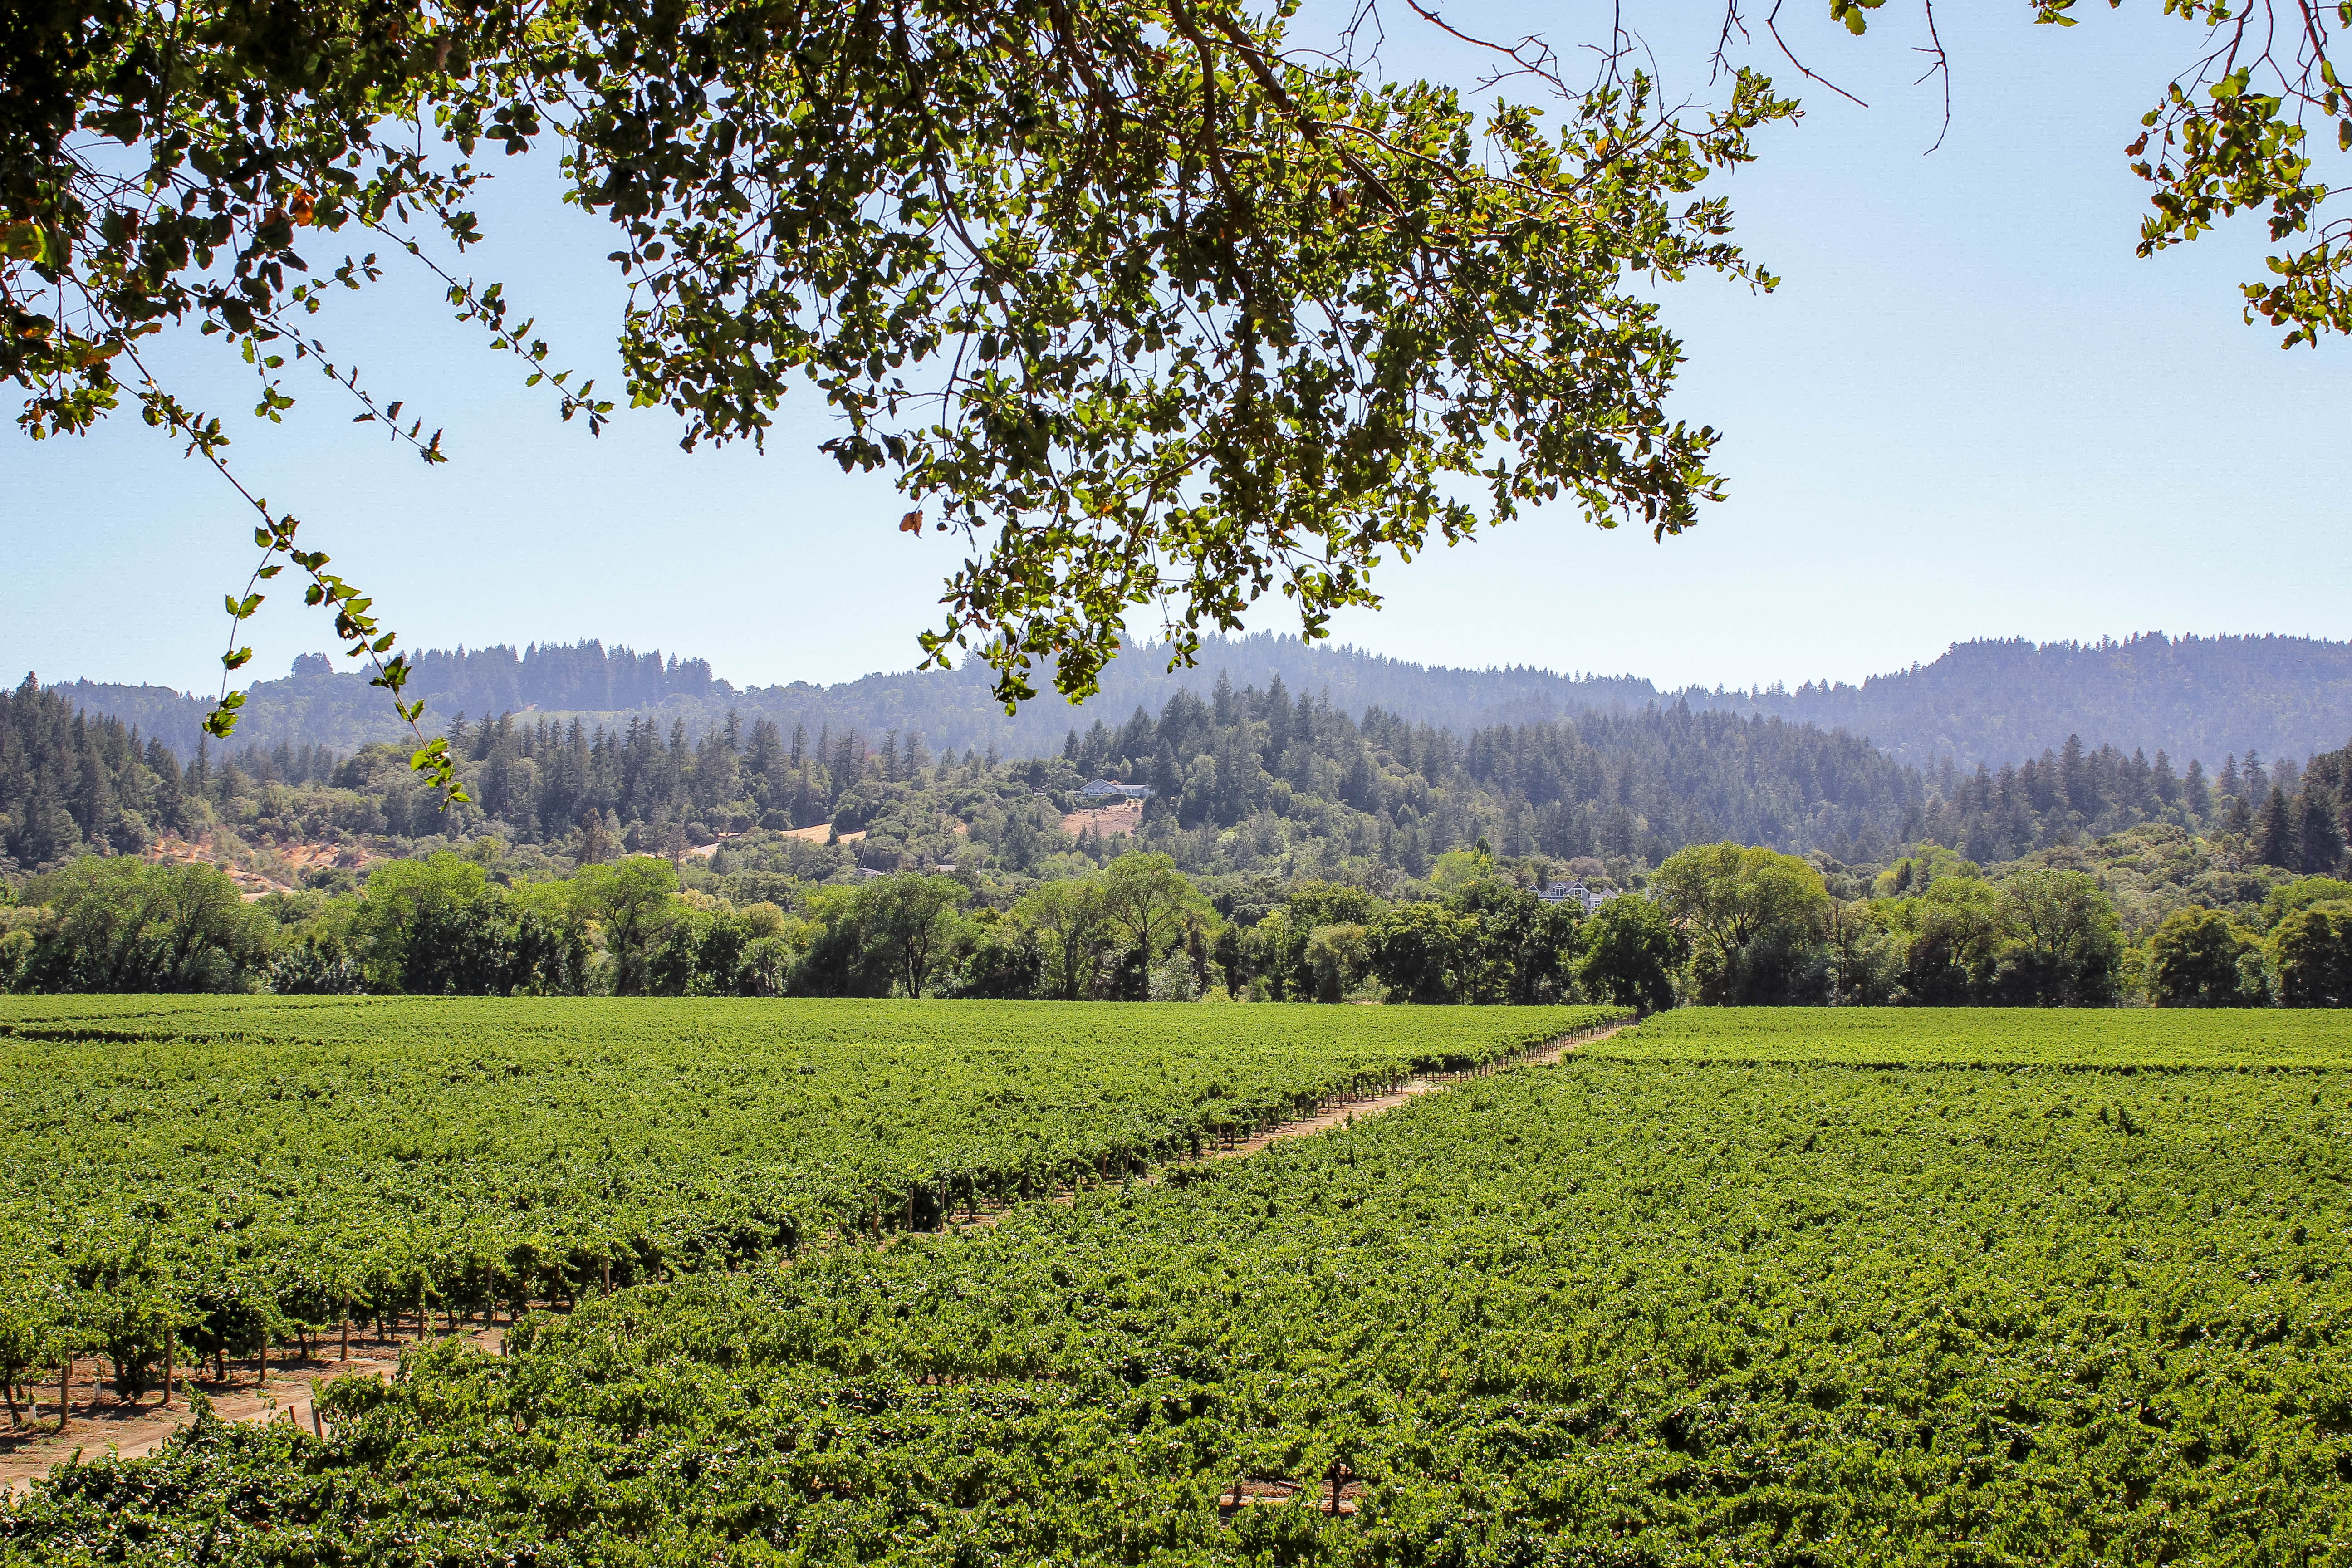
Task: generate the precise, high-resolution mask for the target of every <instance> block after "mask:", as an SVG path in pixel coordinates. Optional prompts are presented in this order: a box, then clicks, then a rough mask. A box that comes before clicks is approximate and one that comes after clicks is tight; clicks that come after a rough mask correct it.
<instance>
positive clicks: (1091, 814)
mask: <svg viewBox="0 0 2352 1568" xmlns="http://www.w3.org/2000/svg"><path fill="white" fill-rule="evenodd" d="M1141 826H1143V803H1142V802H1141V801H1139V800H1130V801H1126V802H1124V803H1122V804H1120V805H1103V806H1097V807H1095V808H1094V809H1093V810H1091V811H1074V812H1071V813H1070V814H1069V815H1068V816H1065V817H1063V818H1062V831H1063V832H1065V833H1066V834H1068V835H1069V836H1070V837H1073V838H1076V837H1077V836H1078V835H1079V834H1081V833H1084V832H1086V831H1087V830H1088V829H1092V830H1093V832H1094V836H1095V837H1097V838H1108V837H1111V836H1112V835H1113V834H1118V833H1133V832H1134V831H1135V830H1136V829H1137V828H1139V827H1141Z"/></svg>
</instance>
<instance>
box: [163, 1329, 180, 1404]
mask: <svg viewBox="0 0 2352 1568" xmlns="http://www.w3.org/2000/svg"><path fill="white" fill-rule="evenodd" d="M179 1342H180V1336H179V1335H178V1334H176V1333H173V1331H170V1330H169V1329H166V1330H165V1331H163V1408H164V1409H166V1410H169V1409H170V1408H172V1372H173V1366H172V1361H173V1357H172V1352H173V1351H175V1350H177V1349H179Z"/></svg>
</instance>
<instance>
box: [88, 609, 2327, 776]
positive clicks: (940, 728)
mask: <svg viewBox="0 0 2352 1568" xmlns="http://www.w3.org/2000/svg"><path fill="white" fill-rule="evenodd" d="M1164 663H1165V658H1164V654H1163V652H1162V650H1160V649H1158V648H1156V647H1150V646H1146V647H1137V648H1134V649H1131V650H1129V652H1128V653H1127V654H1126V655H1125V656H1124V657H1122V658H1119V659H1118V660H1116V661H1114V662H1113V663H1112V665H1111V666H1110V668H1108V670H1107V671H1106V672H1105V676H1104V681H1103V691H1102V694H1101V695H1100V696H1099V697H1097V698H1096V699H1095V700H1093V701H1091V702H1088V703H1087V704H1086V705H1085V706H1084V707H1082V708H1075V709H1074V708H1073V707H1071V706H1070V705H1069V704H1067V703H1065V702H1063V701H1062V700H1059V699H1058V698H1055V697H1054V696H1052V695H1051V694H1050V689H1048V694H1047V695H1045V696H1043V697H1041V698H1039V699H1038V700H1036V701H1035V702H1033V703H1031V704H1029V705H1028V706H1026V707H1024V709H1023V710H1022V711H1021V712H1020V713H1019V714H1018V715H1015V716H1013V717H1010V718H1008V717H1007V716H1006V715H1005V714H1004V713H1003V710H1001V709H1000V708H999V707H998V706H997V705H996V704H995V703H994V702H993V701H992V700H991V699H990V697H989V693H988V682H987V680H986V679H984V678H983V675H982V673H981V672H977V671H974V670H969V669H959V670H950V671H938V670H934V671H930V672H928V673H922V674H917V673H914V672H901V673H898V674H891V675H878V674H877V675H869V676H866V677H865V678H863V679H858V680H853V681H845V682H843V683H841V684H838V685H835V686H829V687H820V686H814V685H811V684H809V683H807V682H804V681H795V682H793V683H791V684H789V685H783V686H766V687H751V688H742V689H739V688H737V687H735V686H733V685H731V684H730V683H729V682H728V681H726V680H724V679H719V678H718V677H717V676H715V675H714V674H713V672H712V670H711V668H710V666H709V664H708V663H706V662H705V661H703V660H701V659H692V658H677V656H675V655H670V656H665V655H662V654H660V653H650V654H639V653H636V652H635V651H634V650H632V649H630V648H626V647H610V648H607V647H604V645H603V644H601V643H596V642H586V643H581V644H577V645H554V644H534V645H532V646H530V647H526V648H523V649H521V650H520V651H517V650H516V649H514V648H511V647H503V646H501V647H487V648H473V649H459V650H457V651H456V652H454V653H453V652H441V651H429V652H426V653H424V654H422V655H420V656H419V657H418V659H417V672H416V675H415V679H414V681H413V682H412V685H411V688H410V689H411V690H413V691H417V692H421V693H422V694H423V695H424V696H425V699H426V700H427V701H428V703H429V704H430V708H429V710H428V714H427V718H428V721H430V722H432V723H434V724H435V725H436V726H438V725H446V724H447V723H449V722H451V721H454V720H455V719H456V718H457V715H459V714H461V713H462V714H465V715H467V716H468V717H470V718H472V719H475V720H479V719H481V718H483V717H485V716H489V717H493V718H494V717H496V716H497V715H499V714H501V713H508V712H526V711H532V712H542V713H549V714H557V715H563V716H567V717H568V716H570V715H572V714H575V713H576V714H579V715H580V716H582V717H583V718H584V719H586V720H587V721H589V722H590V724H591V725H592V727H593V725H594V724H595V723H597V722H600V721H601V722H603V723H604V724H605V725H606V726H607V727H608V728H625V725H626V721H627V719H628V718H629V716H630V715H632V714H637V715H643V714H649V713H651V714H658V715H659V716H660V721H661V723H662V725H663V727H664V729H665V730H667V726H668V725H669V724H670V722H671V721H676V720H682V721H684V722H685V724H686V730H687V735H688V739H690V740H698V739H700V738H701V737H702V736H703V735H704V734H705V733H707V732H709V731H711V730H714V729H716V728H718V727H719V726H720V725H721V724H723V723H724V722H725V721H726V719H727V716H728V715H729V714H730V713H734V714H737V715H739V717H740V721H742V722H744V723H750V722H751V721H752V720H753V719H754V718H758V717H765V718H768V719H771V720H772V721H775V723H776V724H778V725H779V726H780V727H781V728H782V729H783V730H785V731H791V729H792V728H793V726H794V725H796V724H797V725H802V726H804V727H805V728H807V729H808V730H809V731H811V732H814V731H818V730H821V729H830V730H834V731H846V730H855V731H859V732H861V733H864V734H867V735H879V734H882V733H884V732H886V731H890V730H894V729H895V730H898V731H901V732H908V731H914V732H919V733H920V734H921V735H922V736H923V737H924V738H925V740H926V741H927V742H929V744H931V745H933V746H935V747H938V746H952V747H955V748H956V749H957V750H959V751H961V750H962V749H963V748H965V747H967V746H970V747H976V748H979V749H980V750H982V751H985V750H987V749H989V748H991V747H993V748H995V750H996V751H997V752H999V753H1000V754H1001V755H1004V756H1035V755H1040V754H1043V753H1045V752H1050V751H1052V750H1054V749H1055V748H1056V747H1058V746H1059V745H1060V743H1061V740H1062V737H1063V735H1064V733H1065V732H1066V731H1067V730H1068V729H1069V728H1070V727H1071V726H1072V725H1074V724H1075V725H1076V727H1077V728H1079V729H1081V730H1083V729H1085V728H1086V727H1087V725H1088V724H1090V723H1091V722H1093V721H1094V720H1096V719H1097V718H1100V719H1103V720H1105V721H1108V722H1110V723H1115V724H1116V723H1124V722H1125V721H1126V717H1127V715H1128V714H1129V713H1131V712H1132V711H1133V710H1135V709H1136V708H1137V707H1139V706H1140V707H1142V708H1145V709H1147V710H1150V711H1151V712H1154V713H1157V712H1159V711H1160V710H1161V709H1162V708H1163V707H1165V706H1166V704H1167V702H1168V700H1169V699H1170V698H1171V697H1172V696H1173V695H1175V693H1177V692H1178V691H1189V692H1192V693H1193V694H1194V695H1196V696H1201V697H1206V696H1208V695H1209V694H1210V693H1211V691H1213V689H1214V688H1215V686H1216V683H1217V680H1218V679H1220V678H1221V677H1222V678H1223V679H1226V680H1229V681H1231V682H1232V683H1233V684H1234V685H1235V686H1253V685H1255V686H1261V687H1262V686H1264V685H1265V684H1266V683H1267V682H1268V681H1270V680H1272V679H1275V678H1276V677H1279V678H1280V679H1281V680H1282V681H1283V682H1284V684H1285V685H1286V686H1287V687H1288V688H1289V689H1291V690H1293V691H1304V692H1311V693H1316V694H1318V695H1322V696H1328V698H1329V700H1330V702H1331V705H1332V706H1333V707H1334V708H1338V709H1343V710H1346V711H1348V712H1349V713H1356V714H1360V713H1362V712H1363V711H1364V710H1366V709H1368V708H1374V707H1377V708H1379V709H1380V710H1381V711H1383V712H1384V713H1387V714H1389V715H1391V716H1392V717H1395V718H1398V719H1402V720H1404V721H1407V722H1410V723H1413V724H1422V723H1427V724H1431V725H1433V726H1436V727H1438V728H1441V729H1448V730H1451V731H1454V733H1455V734H1457V735H1461V734H1467V733H1469V732H1470V731H1474V730H1477V729H1482V728H1488V727H1492V726H1495V725H1498V724H1515V725H1516V724H1523V723H1533V722H1539V721H1545V720H1553V719H1574V718H1576V717H1578V716H1579V715H1580V714H1583V713H1585V712H1588V711H1601V712H1633V711H1638V710H1641V709H1643V708H1644V707H1646V706H1648V705H1649V704H1651V703H1653V702H1655V703H1659V704H1661V705H1668V704H1671V703H1673V702H1675V701H1676V700H1682V701H1685V702H1687V703H1688V704H1689V705H1690V706H1691V708H1692V709H1693V710H1702V711H1719V712H1727V713H1733V714H1737V715H1738V716H1740V717H1742V718H1748V717H1764V718H1780V719H1787V720H1791V721H1796V722H1799V723H1811V724H1814V725H1817V726H1819V727H1820V728H1822V729H1824V730H1840V729H1842V730H1844V731H1848V732H1850V733H1852V734H1854V735H1857V736H1862V737H1864V738H1866V739H1868V740H1870V741H1871V742H1874V744H1876V745H1878V746H1880V747H1882V748H1883V749H1885V751H1887V752H1890V753H1891V754H1892V755H1894V756H1895V758H1896V759H1897V760H1898V761H1903V762H1911V763H1918V764H1919V765H1920V766H1922V767H1934V766H1936V765H1937V764H1938V763H1941V762H1942V761H1943V759H1944V758H1945V757H1947V756H1950V757H1952V758H1953V759H1954V760H1955V761H1957V762H1958V763H1959V764H1960V765H1961V766H1963V767H1970V766H1973V765H1974V764H1975V763H1979V762H1982V763H1988V764H1989V765H1990V766H1992V767H1995V768H1999V767H2000V766H2001V765H2003V764H2004V763H2023V762H2025V761H2026V760H2028V759H2029V758H2034V757H2038V756H2039V755H2040V754H2041V753H2042V752H2044V751H2050V752H2056V751H2059V750H2061V749H2063V747H2064V745H2065V743H2066V738H2067V737H2068V736H2069V735H2080V736H2082V737H2083V738H2084V741H2085V742H2089V743H2091V744H2092V745H2099V744H2111V745H2113V746H2115V747H2116V748H2117V749H2118V750H2119V751H2121V752H2124V753H2125V754H2126V755H2128V754H2129V753H2130V752H2133V751H2135V750H2137V751H2142V752H2147V753H2149V754H2150V755H2153V754H2154V753H2155V752H2158V751H2163V752H2168V753H2169V754H2171V755H2172V756H2173V757H2175V758H2181V757H2189V756H2196V757H2203V758H2205V759H2207V761H2208V763H2209V764H2210V763H2213V762H2214V760H2215V759H2218V758H2221V757H2223V756H2226V755H2228V754H2229V753H2231V752H2237V753H2240V754H2243V753H2245V752H2249V751H2252V752H2257V753H2260V754H2263V755H2283V754H2286V753H2290V752H2292V753H2293V754H2294V755H2297V756H2309V755H2311V754H2313V753H2314V752H2322V751H2326V750H2330V749H2332V748H2334V747H2336V746H2340V745H2342V744H2343V743H2344V742H2345V741H2346V740H2347V737H2352V645H2347V644H2343V643H2331V642H2321V641H2316V640H2314V639H2311V638H2305V637H2179V638H2168V637H2163V636H2161V635H2150V636H2147V637H2130V638H2126V639H2125V640H2123V641H2121V642H2113V641H2105V640H2103V641H2101V642H2097V643H2046V644H2042V645H2039V646H2037V645H2034V644H2032V643H2027V642H2021V641H2007V642H1975V643H1963V644H1960V645H1958V646H1957V647H1953V648H1952V649H1951V650H1950V651H1948V652H1947V653H1946V654H1945V655H1944V656H1943V657H1942V658H1938V659H1937V660H1936V661H1935V662H1934V663H1932V664H1927V665H1920V666H1916V667H1914V668H1910V669H1906V670H1897V671H1895V672H1894V673H1892V674H1888V675H1878V676H1873V677H1871V678H1870V679H1867V680H1864V682H1862V684H1860V685H1859V686H1854V685H1844V684H1836V685H1830V684H1817V685H1808V686H1801V687H1798V688H1796V689H1778V688H1775V689H1763V690H1755V691H1745V692H1743V691H1732V690H1724V689H1716V690H1706V689H1698V688H1692V689H1688V690H1685V691H1682V692H1672V691H1666V692H1662V691H1660V690H1659V689H1658V688H1656V687H1655V686H1654V685H1652V684H1651V682H1649V681H1647V680H1643V679H1638V678H1636V677H1633V676H1595V675H1572V676H1563V675H1558V674H1555V673H1553V672H1551V671H1549V670H1546V669H1538V668H1531V667H1516V668H1507V669H1483V670H1481V669H1448V668H1432V667H1428V666H1423V665H1417V664H1409V663H1406V662H1404V661H1402V660H1401V659H1391V658H1381V657H1379V656H1377V655H1374V654H1370V653H1366V652H1363V651H1362V650H1360V649H1356V648H1345V647H1342V648H1322V647H1307V646H1305V645H1303V644H1301V643H1300V642H1299V641H1298V640H1297V639H1296V638H1293V637H1273V636H1255V637H1241V638H1235V639H1231V640H1223V639H1212V640H1211V642H1210V643H1209V644H1208V645H1207V647H1206V649H1205V651H1204V653H1203V656H1202V663H1201V665H1200V667H1199V668H1194V669H1189V670H1177V671H1173V672H1171V671H1169V670H1167V669H1165V668H1162V666H1163V665H1164ZM330 668H331V667H330V665H329V661H328V660H327V659H326V658H324V657H323V656H319V655H311V656H308V657H306V658H303V659H301V660H299V661H298V667H297V669H296V672H295V673H294V674H293V675H291V676H289V677H288V678H286V679H279V680H271V681H263V682H260V683H258V684H257V686H256V687H255V688H254V689H253V695H252V698H251V700H250V701H249V702H248V703H247V707H246V709H245V710H244V714H243V716H242V718H241V720H240V721H239V724H238V730H237V739H238V741H239V742H241V743H244V744H249V745H261V746H270V747H274V746H276V745H277V744H278V743H279V742H286V743H287V744H289V745H292V746H295V747H298V748H299V747H300V746H302V745H304V744H306V743H307V744H311V745H325V746H331V747H333V748H335V749H337V750H340V751H351V750H354V749H356V748H357V747H359V746H361V745H363V744H365V743H367V742H370V741H393V740H397V739H399V738H400V730H399V726H398V724H397V722H396V721H395V720H394V716H393V714H392V712H391V710H390V709H389V707H388V706H387V705H386V703H385V702H384V700H383V694H382V693H381V692H378V691H374V690H373V689H370V688H369V687H368V686H367V684H366V683H365V682H364V681H363V680H362V679H360V678H359V677H358V676H356V675H335V674H331V673H330ZM65 690H66V693H67V696H68V699H69V700H71V701H73V702H74V703H75V704H77V705H79V706H81V707H86V708H89V709H91V710H94V711H98V712H102V713H109V714H112V715H113V716H115V717H117V718H120V719H121V720H122V721H124V722H126V723H130V724H136V725H138V726H139V728H140V730H141V731H142V732H143V733H145V734H148V735H152V736H158V737H160V738H162V739H163V742H165V743H166V744H168V745H170V746H172V747H173V748H174V749H175V750H176V751H178V752H179V753H180V756H181V760H182V761H183V762H185V761H186V760H187V759H188V758H189V757H190V756H191V755H193V753H194V747H195V743H196V740H197V737H198V736H199V735H200V734H201V732H202V730H201V725H202V722H203V718H204V714H205V703H203V702H201V701H199V700H196V699H194V698H192V697H186V696H183V695H181V694H180V693H177V692H173V691H171V690H169V689H165V688H163V687H152V686H142V687H131V686H107V685H100V684H96V683H92V682H81V681H77V682H73V683H70V684H68V686H67V687H66V688H65Z"/></svg>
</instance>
